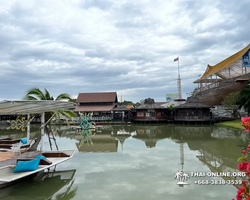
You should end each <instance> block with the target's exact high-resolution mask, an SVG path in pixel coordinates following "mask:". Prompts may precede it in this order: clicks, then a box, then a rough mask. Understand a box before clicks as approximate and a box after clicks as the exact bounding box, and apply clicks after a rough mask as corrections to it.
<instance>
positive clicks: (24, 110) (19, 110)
mask: <svg viewBox="0 0 250 200" xmlns="http://www.w3.org/2000/svg"><path fill="white" fill-rule="evenodd" d="M75 107H76V104H75V103H73V102H67V101H53V100H35V101H34V100H17V101H10V100H4V101H0V115H21V114H22V115H28V114H41V113H44V112H51V111H58V110H69V109H75Z"/></svg>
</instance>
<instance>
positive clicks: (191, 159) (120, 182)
mask: <svg viewBox="0 0 250 200" xmlns="http://www.w3.org/2000/svg"><path fill="white" fill-rule="evenodd" d="M65 128H66V127H54V129H58V130H55V131H54V133H55V138H56V143H57V146H58V148H59V149H76V153H75V155H74V157H73V158H72V159H71V160H69V161H66V162H65V163H62V164H60V165H58V166H57V168H56V172H55V173H54V174H53V173H50V174H47V175H46V177H43V178H42V179H40V180H39V181H36V182H34V181H25V182H22V183H21V184H17V185H14V186H11V187H8V188H6V189H2V190H0V199H3V200H13V199H18V200H28V199H30V200H31V199H43V200H45V199H57V200H59V199H60V200H69V199H75V200H81V199H84V200H93V199H98V200H99V199H109V200H117V199H119V200H151V199H154V200H165V199H174V200H179V199H180V200H183V199H185V200H211V199H218V200H224V199H225V200H229V199H232V198H234V197H235V195H236V191H237V189H236V187H235V186H233V185H206V186H205V185H197V184H195V180H198V179H211V178H209V177H204V178H195V177H190V178H189V179H188V181H187V182H189V183H190V185H186V186H184V187H179V186H178V185H177V182H178V180H176V179H175V178H174V176H175V174H176V172H177V171H178V170H181V169H182V167H183V170H184V172H187V173H189V172H196V171H198V172H210V171H212V172H216V171H218V172H221V171H222V172H225V171H231V170H235V171H236V170H237V158H238V157H239V156H240V147H239V146H238V145H247V144H248V143H249V141H250V138H248V136H247V134H246V133H245V132H244V131H240V130H233V129H227V128H221V127H212V126H198V125H197V126H195V125H193V126H191V125H190V126H187V125H185V126H184V125H162V126H149V125H148V126H144V125H131V126H102V127H97V129H96V133H95V135H88V134H86V133H76V132H74V131H72V130H65ZM31 130H32V134H31V137H35V134H36V132H37V131H38V129H37V128H36V127H33V128H32V129H31ZM25 134H26V133H25V132H22V131H17V130H6V129H2V130H1V129H0V137H4V136H7V135H9V136H11V137H13V138H20V137H23V136H25ZM92 134H93V133H92ZM52 143H53V144H54V142H53V141H52ZM49 144H50V143H49V141H48V137H47V136H46V137H45V149H46V150H50V145H49ZM53 150H56V148H55V145H53ZM182 157H184V159H182ZM183 160H184V164H183V165H181V163H182V161H183ZM216 179H220V180H221V179H222V178H220V177H216Z"/></svg>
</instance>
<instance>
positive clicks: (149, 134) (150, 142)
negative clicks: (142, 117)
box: [132, 126, 169, 148]
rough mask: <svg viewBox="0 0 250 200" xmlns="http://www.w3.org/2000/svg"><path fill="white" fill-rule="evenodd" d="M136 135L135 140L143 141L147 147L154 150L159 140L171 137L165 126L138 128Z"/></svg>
mask: <svg viewBox="0 0 250 200" xmlns="http://www.w3.org/2000/svg"><path fill="white" fill-rule="evenodd" d="M135 129H136V135H133V136H132V137H133V138H136V139H139V140H142V141H144V142H145V144H146V146H147V147H149V148H153V147H155V146H156V143H157V142H158V141H159V140H162V139H165V138H168V137H169V134H168V133H167V132H166V127H165V126H136V127H135Z"/></svg>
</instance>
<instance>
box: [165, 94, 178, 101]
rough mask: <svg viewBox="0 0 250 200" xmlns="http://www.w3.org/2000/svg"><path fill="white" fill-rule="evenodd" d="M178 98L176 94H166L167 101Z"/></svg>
mask: <svg viewBox="0 0 250 200" xmlns="http://www.w3.org/2000/svg"><path fill="white" fill-rule="evenodd" d="M177 98H178V94H166V100H167V101H173V100H174V99H177Z"/></svg>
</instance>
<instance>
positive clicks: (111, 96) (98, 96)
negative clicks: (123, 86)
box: [76, 92, 117, 103]
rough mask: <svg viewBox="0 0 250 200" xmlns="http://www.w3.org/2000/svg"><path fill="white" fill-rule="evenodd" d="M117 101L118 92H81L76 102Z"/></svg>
mask: <svg viewBox="0 0 250 200" xmlns="http://www.w3.org/2000/svg"><path fill="white" fill-rule="evenodd" d="M100 102H113V103H116V102H117V94H116V92H99V93H79V95H78V97H77V99H76V103H100Z"/></svg>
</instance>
